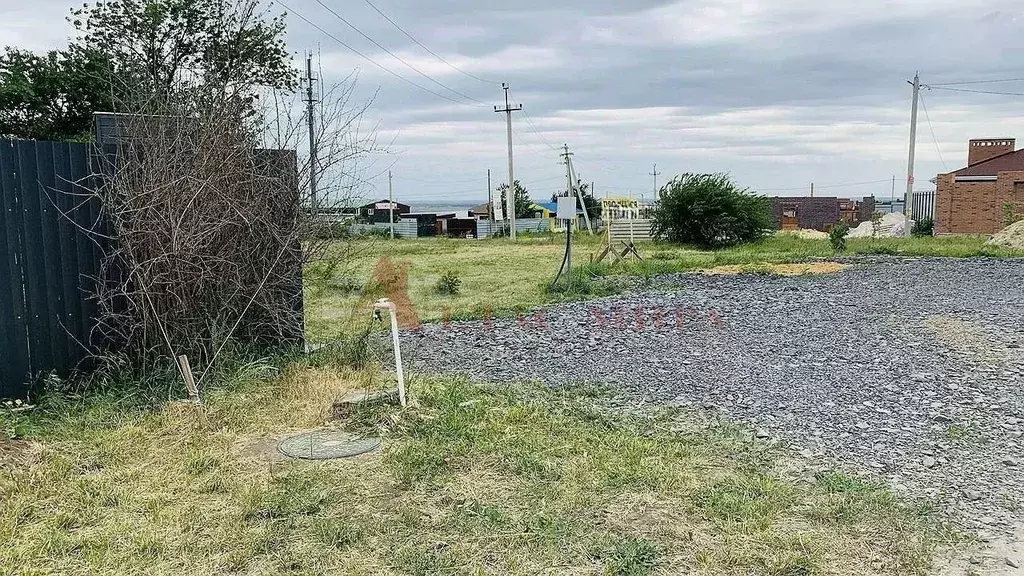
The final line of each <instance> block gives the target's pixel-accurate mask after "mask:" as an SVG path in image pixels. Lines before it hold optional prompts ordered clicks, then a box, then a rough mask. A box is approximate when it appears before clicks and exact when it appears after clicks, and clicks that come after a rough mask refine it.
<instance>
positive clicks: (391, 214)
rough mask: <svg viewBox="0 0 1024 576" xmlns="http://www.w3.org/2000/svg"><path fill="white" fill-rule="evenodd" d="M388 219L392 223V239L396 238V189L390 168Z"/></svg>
mask: <svg viewBox="0 0 1024 576" xmlns="http://www.w3.org/2000/svg"><path fill="white" fill-rule="evenodd" d="M388 221H389V222H390V223H391V239H392V240H394V239H395V191H394V189H393V188H392V187H391V170H388Z"/></svg>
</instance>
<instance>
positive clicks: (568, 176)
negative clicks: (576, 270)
mask: <svg viewBox="0 0 1024 576" xmlns="http://www.w3.org/2000/svg"><path fill="white" fill-rule="evenodd" d="M562 147H563V149H564V150H565V152H563V153H562V158H565V183H566V185H567V186H568V188H566V189H565V195H566V196H569V197H570V198H571V197H572V195H573V194H572V189H573V185H574V184H573V182H574V180H573V177H572V161H571V160H570V158H571V157H572V152H569V145H568V144H564V145H563V146H562ZM575 212H576V211H575V210H573V215H572V216H573V217H572V220H566V221H565V234H566V236H568V238H566V241H565V262H566V264H567V266H568V275H567V276H566V279H568V281H569V287H570V288H571V287H572V223H573V220H575V219H576V213H575Z"/></svg>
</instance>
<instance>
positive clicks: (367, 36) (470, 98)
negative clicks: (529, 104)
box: [316, 0, 490, 106]
mask: <svg viewBox="0 0 1024 576" xmlns="http://www.w3.org/2000/svg"><path fill="white" fill-rule="evenodd" d="M316 3H317V4H319V5H320V6H322V7H323V8H324V9H325V10H327V11H328V12H330V13H331V14H332V15H333V16H334V17H335V18H337V19H338V20H341V21H342V22H343V23H344V24H345V25H346V26H348V27H349V28H351V29H352V30H354V31H355V32H356V33H357V34H359V35H360V36H362V37H363V38H365V39H366V40H367V41H369V42H370V43H371V44H373V45H374V46H376V47H377V48H380V49H381V50H383V51H384V52H385V53H387V54H388V55H389V56H391V57H392V58H394V59H395V60H398V61H399V62H401V63H402V64H405V66H406V67H408V68H409V69H410V70H412V71H413V72H415V73H417V74H419V75H420V76H423V77H424V78H426V79H427V80H430V81H431V82H433V83H434V84H437V85H438V86H440V87H441V88H444V89H445V90H448V91H449V92H451V93H452V94H457V95H459V96H461V97H462V98H465V99H466V100H469V101H471V102H475V103H477V104H480V105H483V106H490V104H487V103H486V102H483V101H481V100H477V99H476V98H473V97H472V96H470V95H468V94H464V93H462V92H460V91H458V90H456V89H454V88H452V87H450V86H447V85H445V84H443V83H441V82H439V81H437V80H435V79H434V78H432V77H431V76H430V75H428V74H426V73H425V72H423V71H422V70H420V69H419V68H417V67H415V66H413V65H412V64H410V63H409V62H407V61H406V60H405V59H403V58H402V57H401V56H399V55H397V54H395V53H394V52H392V51H391V50H389V49H388V48H387V47H386V46H384V45H383V44H381V43H380V42H377V41H376V40H374V39H373V38H372V37H370V36H369V35H368V34H366V33H365V32H363V31H362V30H360V29H359V28H358V27H357V26H356V25H355V24H352V23H351V22H349V21H348V20H346V19H345V17H344V16H342V15H341V14H338V13H337V12H335V11H334V9H333V8H331V7H330V6H328V5H327V4H324V3H323V2H322V0H316Z"/></svg>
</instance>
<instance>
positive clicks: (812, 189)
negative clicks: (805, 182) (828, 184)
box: [811, 182, 814, 198]
mask: <svg viewBox="0 0 1024 576" xmlns="http://www.w3.org/2000/svg"><path fill="white" fill-rule="evenodd" d="M811 198H814V182H811Z"/></svg>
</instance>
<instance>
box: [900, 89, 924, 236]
mask: <svg viewBox="0 0 1024 576" xmlns="http://www.w3.org/2000/svg"><path fill="white" fill-rule="evenodd" d="M910 84H911V85H912V86H913V87H914V101H913V103H912V104H911V106H910V154H909V156H910V158H909V159H908V160H907V193H906V195H905V196H904V197H903V217H904V220H903V227H904V228H905V230H903V235H904V236H906V237H908V238H909V237H910V219H911V217H912V216H913V215H912V214H911V210H912V205H913V202H914V154H915V152H916V151H917V101H918V99H919V95H920V93H921V77H920V75H919V74H918V73H916V72H915V73H914V81H913V82H911V83H910Z"/></svg>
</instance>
